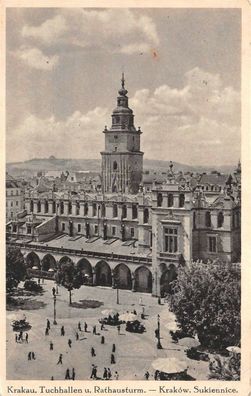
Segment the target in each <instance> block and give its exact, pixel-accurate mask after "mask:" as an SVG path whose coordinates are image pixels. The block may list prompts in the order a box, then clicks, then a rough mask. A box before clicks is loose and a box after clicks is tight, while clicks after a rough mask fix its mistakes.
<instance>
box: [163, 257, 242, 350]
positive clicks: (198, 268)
mask: <svg viewBox="0 0 251 396" xmlns="http://www.w3.org/2000/svg"><path fill="white" fill-rule="evenodd" d="M173 290H174V294H173V295H172V296H171V300H170V302H171V309H172V310H173V312H174V313H175V314H176V316H177V319H178V321H179V322H180V324H181V327H182V329H183V330H184V331H185V332H187V333H188V334H197V335H198V338H199V340H200V343H201V344H202V345H204V346H207V347H213V348H216V349H223V348H225V347H227V346H230V345H237V344H239V342H240V300H241V293H240V266H239V265H233V264H222V263H213V264H203V263H190V264H189V265H187V266H186V267H185V268H184V267H183V268H180V269H179V270H178V276H177V279H176V281H174V284H173Z"/></svg>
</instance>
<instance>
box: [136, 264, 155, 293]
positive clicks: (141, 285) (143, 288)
mask: <svg viewBox="0 0 251 396" xmlns="http://www.w3.org/2000/svg"><path fill="white" fill-rule="evenodd" d="M135 290H136V291H139V292H144V293H151V292H152V273H151V271H150V270H149V269H148V268H146V267H139V268H137V269H136V271H135Z"/></svg>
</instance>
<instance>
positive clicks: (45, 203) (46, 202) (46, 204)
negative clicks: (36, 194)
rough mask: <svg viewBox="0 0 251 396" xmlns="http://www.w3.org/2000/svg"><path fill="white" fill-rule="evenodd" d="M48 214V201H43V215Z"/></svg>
mask: <svg viewBox="0 0 251 396" xmlns="http://www.w3.org/2000/svg"><path fill="white" fill-rule="evenodd" d="M48 212H49V204H48V201H47V200H45V202H44V213H48Z"/></svg>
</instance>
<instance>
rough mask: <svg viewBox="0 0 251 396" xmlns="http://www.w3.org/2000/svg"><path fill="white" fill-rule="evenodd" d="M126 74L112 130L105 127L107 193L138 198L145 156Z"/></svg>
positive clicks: (105, 184) (104, 178) (104, 184)
mask: <svg viewBox="0 0 251 396" xmlns="http://www.w3.org/2000/svg"><path fill="white" fill-rule="evenodd" d="M127 92H128V91H127V90H126V89H125V79H124V74H122V79H121V88H120V90H119V91H118V93H119V96H118V97H117V107H116V108H115V109H114V110H113V113H112V126H111V128H110V129H107V128H106V127H105V130H104V131H103V132H104V134H105V151H102V152H101V156H102V185H103V192H107V193H112V192H121V193H125V192H128V193H132V194H136V193H137V192H138V190H139V185H140V183H141V181H142V173H143V154H144V153H143V152H142V151H140V135H141V130H140V128H139V129H138V130H136V128H135V126H134V115H133V111H132V110H131V109H130V108H129V107H128V97H127Z"/></svg>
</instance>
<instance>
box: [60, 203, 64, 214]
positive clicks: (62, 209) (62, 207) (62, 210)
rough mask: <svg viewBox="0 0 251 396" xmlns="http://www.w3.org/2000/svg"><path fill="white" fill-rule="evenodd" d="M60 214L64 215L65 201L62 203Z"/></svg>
mask: <svg viewBox="0 0 251 396" xmlns="http://www.w3.org/2000/svg"><path fill="white" fill-rule="evenodd" d="M60 213H61V214H63V213H64V202H63V201H61V202H60Z"/></svg>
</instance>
